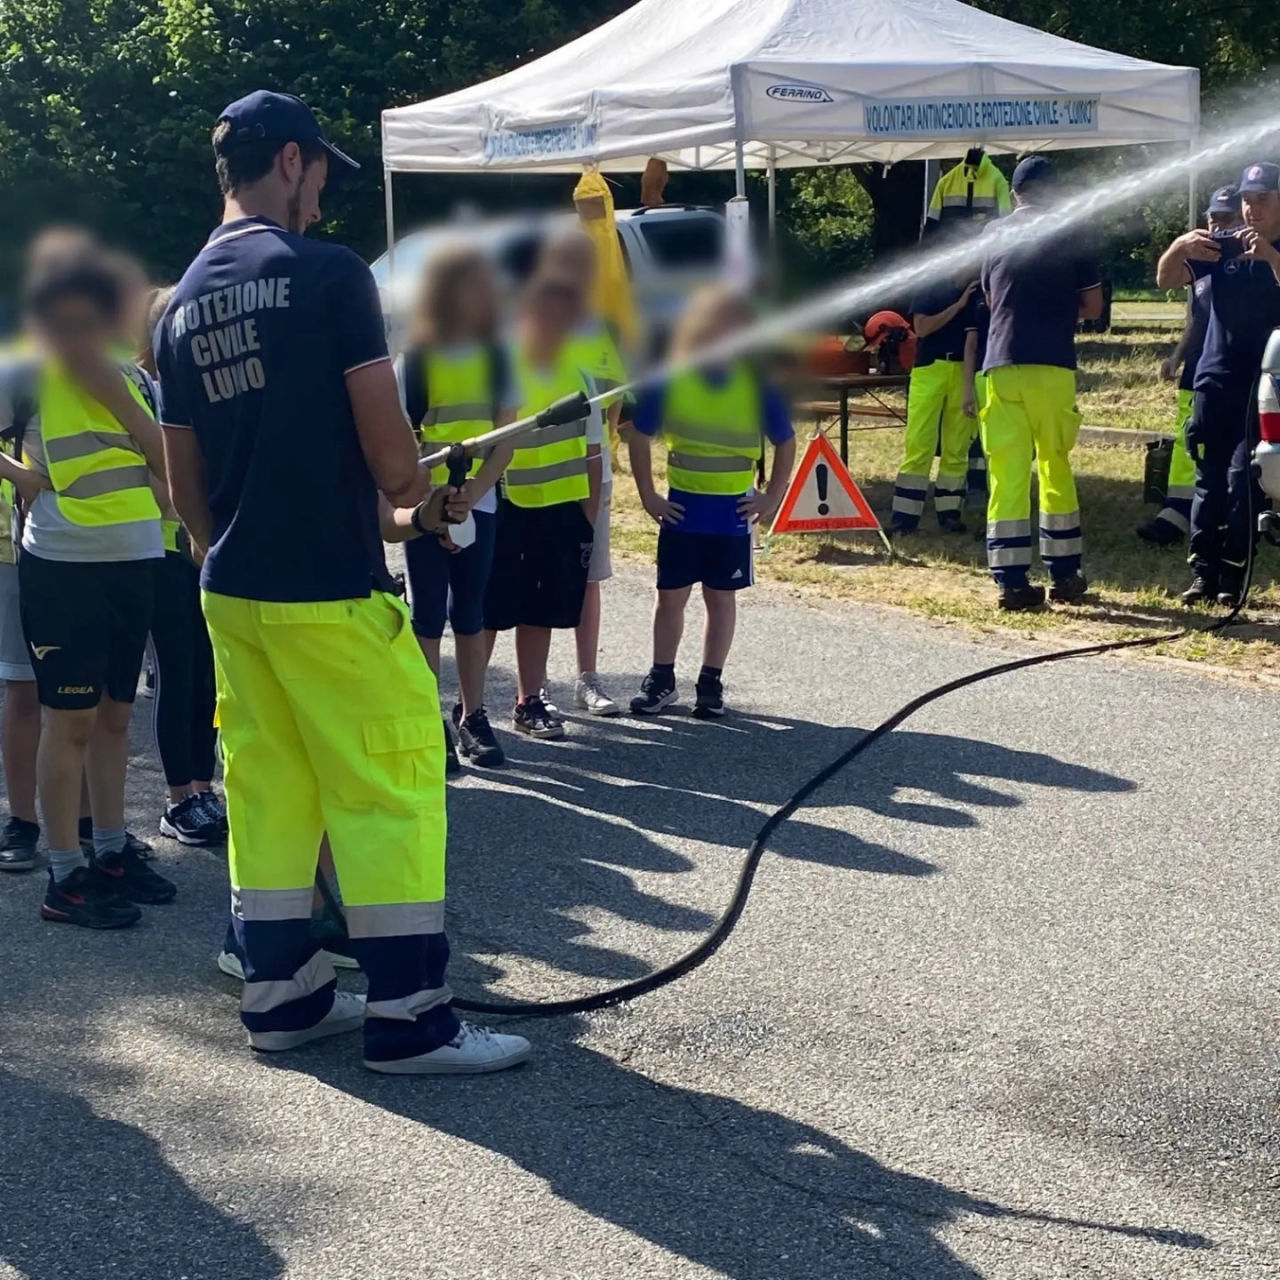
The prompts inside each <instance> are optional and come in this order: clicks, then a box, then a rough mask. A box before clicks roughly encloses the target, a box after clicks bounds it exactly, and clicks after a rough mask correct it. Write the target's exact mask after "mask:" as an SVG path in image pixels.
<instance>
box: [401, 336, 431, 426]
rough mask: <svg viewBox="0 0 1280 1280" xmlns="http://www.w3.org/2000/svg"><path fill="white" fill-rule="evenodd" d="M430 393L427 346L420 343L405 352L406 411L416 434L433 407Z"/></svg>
mask: <svg viewBox="0 0 1280 1280" xmlns="http://www.w3.org/2000/svg"><path fill="white" fill-rule="evenodd" d="M429 395H430V388H429V387H428V386H427V348H426V347H425V346H423V345H422V344H420V343H419V344H418V345H416V346H412V347H409V348H408V349H407V350H406V351H405V353H404V411H405V413H406V414H407V415H408V418H409V425H410V426H411V427H412V428H413V430H414V433H415V434H417V433H418V432H419V431H421V430H422V420H423V418H425V417H426V416H427V410H428V409H429V408H430V407H431V402H430V399H429Z"/></svg>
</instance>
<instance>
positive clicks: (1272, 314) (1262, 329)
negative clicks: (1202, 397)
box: [1187, 257, 1280, 396]
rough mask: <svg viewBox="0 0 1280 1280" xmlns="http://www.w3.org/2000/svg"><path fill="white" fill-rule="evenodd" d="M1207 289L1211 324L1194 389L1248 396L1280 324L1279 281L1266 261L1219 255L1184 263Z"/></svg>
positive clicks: (1197, 369)
mask: <svg viewBox="0 0 1280 1280" xmlns="http://www.w3.org/2000/svg"><path fill="white" fill-rule="evenodd" d="M1187 266H1188V268H1190V270H1191V274H1192V276H1193V277H1195V278H1196V279H1197V280H1201V279H1207V280H1211V281H1212V282H1213V287H1212V288H1211V289H1210V290H1209V327H1208V329H1207V330H1206V332H1205V335H1204V350H1203V351H1202V352H1201V353H1200V361H1199V363H1198V364H1197V366H1196V375H1195V381H1194V383H1193V384H1192V385H1193V387H1194V389H1195V390H1196V391H1207V392H1209V393H1210V394H1212V393H1214V392H1222V393H1225V394H1227V395H1231V396H1241V395H1246V396H1247V395H1248V393H1249V388H1250V387H1251V386H1252V385H1253V380H1254V378H1256V377H1257V376H1258V370H1259V368H1260V367H1261V365H1262V354H1263V352H1264V351H1265V350H1266V347H1267V339H1268V338H1269V337H1270V336H1271V330H1272V329H1274V328H1276V327H1277V326H1280V284H1277V283H1276V278H1275V276H1274V275H1272V273H1271V268H1270V267H1269V266H1268V265H1267V264H1266V263H1265V262H1259V261H1257V260H1256V259H1254V258H1243V257H1237V258H1223V259H1219V260H1218V261H1217V262H1193V261H1188V262H1187Z"/></svg>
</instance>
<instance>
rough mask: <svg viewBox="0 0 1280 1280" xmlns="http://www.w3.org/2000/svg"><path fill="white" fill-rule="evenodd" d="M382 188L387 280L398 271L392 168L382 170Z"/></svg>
mask: <svg viewBox="0 0 1280 1280" xmlns="http://www.w3.org/2000/svg"><path fill="white" fill-rule="evenodd" d="M382 189H383V191H384V192H385V198H386V202H387V203H386V209H387V280H388V282H390V281H391V279H392V278H393V277H394V276H395V273H396V202H395V192H394V191H393V190H392V188H391V170H390V169H388V168H386V167H384V168H383V170H382Z"/></svg>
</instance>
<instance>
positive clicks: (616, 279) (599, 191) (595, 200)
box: [573, 165, 638, 350]
mask: <svg viewBox="0 0 1280 1280" xmlns="http://www.w3.org/2000/svg"><path fill="white" fill-rule="evenodd" d="M573 203H574V205H575V206H576V208H577V210H578V219H579V221H580V222H581V223H582V229H583V231H584V232H586V234H587V235H588V236H590V237H591V241H592V243H593V244H594V245H595V247H596V296H595V300H594V301H595V306H596V309H597V310H598V311H599V313H600V314H601V315H602V316H604V318H605V320H606V321H608V323H609V325H610V327H611V328H612V329H613V331H614V333H615V334H616V335H617V338H618V343H619V345H620V346H621V347H622V348H623V349H624V350H632V349H633V348H634V346H635V342H636V339H637V337H638V334H637V325H636V313H635V307H634V305H633V304H632V301H631V282H630V281H629V280H628V279H627V267H626V263H625V262H624V261H623V258H622V247H621V246H620V245H619V244H618V227H617V223H616V221H615V220H614V216H613V195H612V193H611V192H610V190H609V184H608V183H607V182H606V181H605V180H604V178H603V177H602V176H601V174H600V171H599V170H598V169H597V168H596V167H595V166H594V165H592V166H590V167H589V168H588V169H587V170H586V172H585V173H583V175H582V177H581V179H579V181H578V185H577V186H576V187H575V188H574V190H573Z"/></svg>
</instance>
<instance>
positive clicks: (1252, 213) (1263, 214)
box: [1241, 191, 1280, 240]
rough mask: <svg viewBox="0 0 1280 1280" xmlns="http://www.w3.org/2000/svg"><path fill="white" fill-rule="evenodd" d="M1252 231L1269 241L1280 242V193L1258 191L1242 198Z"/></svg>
mask: <svg viewBox="0 0 1280 1280" xmlns="http://www.w3.org/2000/svg"><path fill="white" fill-rule="evenodd" d="M1241 204H1242V206H1243V210H1244V220H1245V223H1246V224H1247V225H1248V227H1249V230H1250V231H1256V232H1257V233H1258V234H1259V235H1260V236H1263V237H1264V238H1265V239H1267V240H1280V191H1258V192H1251V193H1250V194H1248V195H1246V196H1243V197H1241Z"/></svg>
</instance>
